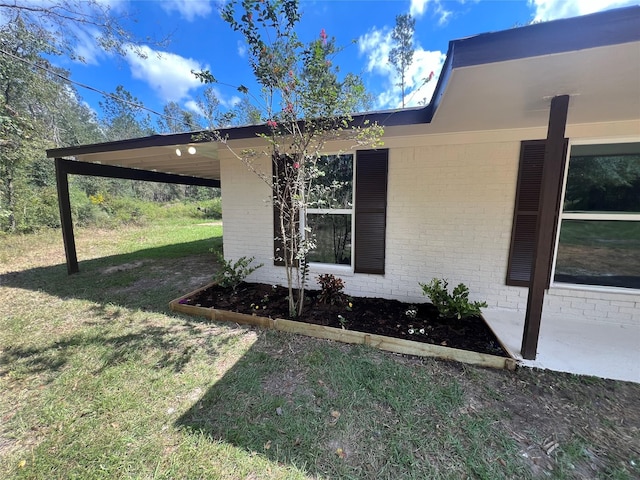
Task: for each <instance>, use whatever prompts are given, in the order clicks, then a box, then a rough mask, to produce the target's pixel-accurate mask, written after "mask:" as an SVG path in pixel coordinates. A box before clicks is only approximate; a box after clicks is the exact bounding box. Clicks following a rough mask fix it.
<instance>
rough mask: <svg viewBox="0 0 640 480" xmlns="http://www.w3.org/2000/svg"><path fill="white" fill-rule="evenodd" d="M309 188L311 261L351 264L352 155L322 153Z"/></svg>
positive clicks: (308, 211)
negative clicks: (312, 246)
mask: <svg viewBox="0 0 640 480" xmlns="http://www.w3.org/2000/svg"><path fill="white" fill-rule="evenodd" d="M316 168H317V169H318V175H319V176H318V177H317V178H316V179H315V180H314V182H313V185H312V189H311V191H310V192H309V208H308V209H307V220H308V227H309V228H310V229H311V233H312V235H313V238H314V240H315V242H316V248H315V249H314V250H312V251H311V252H309V255H308V260H309V261H310V262H318V263H329V264H341V265H351V258H352V231H353V155H352V154H340V155H323V156H321V157H320V158H319V159H318V161H317V162H316Z"/></svg>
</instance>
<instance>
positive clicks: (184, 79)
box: [125, 45, 207, 102]
mask: <svg viewBox="0 0 640 480" xmlns="http://www.w3.org/2000/svg"><path fill="white" fill-rule="evenodd" d="M136 48H137V49H138V50H139V53H141V54H142V56H140V55H139V54H137V53H135V52H134V51H133V50H134V49H133V47H130V48H129V53H127V55H126V56H125V59H126V61H127V63H128V64H129V67H130V68H131V74H132V76H133V78H137V79H139V80H143V81H145V82H146V83H147V84H149V86H150V87H151V88H152V89H153V90H155V92H156V93H157V94H158V95H159V96H160V97H161V98H162V99H163V100H164V101H167V102H168V101H180V100H181V99H183V98H185V97H187V96H188V95H189V92H190V91H191V90H193V89H196V88H198V87H200V86H201V83H200V80H198V79H197V78H196V77H195V76H194V75H193V74H192V73H191V70H196V71H197V70H202V69H205V68H207V67H206V66H203V65H201V64H200V63H199V62H198V61H197V60H193V59H192V58H184V57H181V56H180V55H176V54H175V53H169V52H160V51H156V50H153V49H152V48H150V47H148V46H146V45H143V46H141V47H136Z"/></svg>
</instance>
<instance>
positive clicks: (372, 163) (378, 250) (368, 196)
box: [354, 149, 389, 275]
mask: <svg viewBox="0 0 640 480" xmlns="http://www.w3.org/2000/svg"><path fill="white" fill-rule="evenodd" d="M388 168H389V150H388V149H382V150H360V151H358V152H356V199H355V209H354V210H355V217H356V218H355V272H356V273H374V274H380V275H381V274H384V251H385V235H386V220H387V172H388Z"/></svg>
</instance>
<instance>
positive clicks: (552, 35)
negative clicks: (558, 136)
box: [47, 7, 640, 180]
mask: <svg viewBox="0 0 640 480" xmlns="http://www.w3.org/2000/svg"><path fill="white" fill-rule="evenodd" d="M557 95H570V97H571V99H570V104H569V116H568V123H569V124H581V123H598V122H610V121H624V120H630V119H639V118H640V7H628V8H622V9H617V10H610V11H606V12H601V13H596V14H592V15H586V16H582V17H575V18H570V19H563V20H557V21H553V22H547V23H541V24H534V25H529V26H526V27H521V28H514V29H510V30H506V31H502V32H496V33H487V34H482V35H477V36H474V37H470V38H466V39H461V40H455V41H452V42H450V44H449V51H448V53H447V59H446V61H445V65H444V68H443V71H442V72H441V74H440V78H439V80H438V84H437V85H436V89H435V92H434V95H433V98H432V100H431V103H430V104H429V105H428V106H426V107H419V108H408V109H402V110H389V111H384V112H368V113H363V114H359V115H356V116H354V119H353V123H354V124H355V125H360V124H363V122H364V121H365V120H368V121H370V122H373V121H377V122H378V123H379V124H381V125H383V126H386V127H392V126H403V125H425V128H420V129H417V130H414V131H416V133H420V132H422V133H429V134H431V133H433V134H439V133H450V132H464V131H479V130H499V129H505V128H509V129H511V128H528V127H542V126H546V124H547V122H548V118H549V105H550V102H551V99H552V98H553V97H554V96H557ZM260 133H267V134H268V133H270V132H269V129H268V128H267V127H266V126H265V125H257V126H245V127H234V128H228V129H223V130H221V132H220V134H221V136H222V137H225V138H227V139H228V140H230V141H234V140H239V141H241V142H242V141H243V140H250V139H255V138H256V136H257V135H258V134H260ZM199 138H201V136H199V134H198V132H195V133H181V134H173V135H154V136H150V137H145V138H138V139H132V140H124V141H118V142H110V143H102V144H94V145H83V146H78V147H69V148H59V149H53V150H48V151H47V156H48V157H51V158H70V157H71V158H73V159H75V160H77V161H81V162H93V163H101V164H106V165H117V166H121V167H127V168H136V169H143V170H149V171H157V172H164V173H172V174H178V175H187V176H193V177H200V178H207V179H215V180H219V179H220V160H219V148H221V146H220V144H219V143H216V142H213V141H206V140H202V139H199ZM189 147H193V148H195V152H193V153H192V154H191V153H189V150H188V149H189ZM178 150H179V153H180V154H178V153H177V152H178Z"/></svg>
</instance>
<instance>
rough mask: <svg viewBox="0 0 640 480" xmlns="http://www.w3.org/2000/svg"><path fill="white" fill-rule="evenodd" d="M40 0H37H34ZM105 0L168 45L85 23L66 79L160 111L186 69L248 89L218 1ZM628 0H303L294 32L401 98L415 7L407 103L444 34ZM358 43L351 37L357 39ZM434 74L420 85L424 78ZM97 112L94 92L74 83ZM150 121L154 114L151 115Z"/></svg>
mask: <svg viewBox="0 0 640 480" xmlns="http://www.w3.org/2000/svg"><path fill="white" fill-rule="evenodd" d="M32 1H37V0H32ZM104 1H108V2H109V3H110V4H111V6H112V9H113V11H114V12H120V13H123V12H126V13H128V14H129V15H132V17H133V18H135V19H136V20H137V22H136V23H134V24H131V25H130V26H131V29H132V31H133V32H134V33H135V34H136V36H138V37H146V36H151V37H155V38H163V37H164V36H166V35H168V34H169V35H170V41H169V43H168V44H167V45H166V46H163V47H157V46H152V45H143V47H142V48H143V50H144V51H145V53H146V58H144V59H143V58H140V57H139V56H137V55H134V54H130V55H126V56H125V57H119V56H117V55H114V54H105V53H104V52H101V51H100V50H99V49H98V48H97V47H95V45H94V43H93V41H92V36H91V32H86V36H85V42H84V43H83V45H82V46H79V47H78V49H79V53H81V54H82V55H83V56H84V57H85V59H86V62H85V63H78V62H72V61H70V60H64V59H58V62H59V63H61V66H63V67H64V68H66V69H68V70H69V71H70V72H71V78H72V79H73V80H76V81H79V82H82V83H85V84H88V85H90V86H92V87H94V88H97V89H100V90H103V91H106V92H113V91H115V89H116V86H117V85H124V86H125V88H126V89H127V90H129V91H130V92H131V93H132V94H133V95H134V96H136V97H137V98H138V99H139V100H141V101H142V102H143V103H144V105H146V106H147V107H149V108H151V109H154V110H156V111H161V110H162V108H163V106H164V105H165V104H166V103H167V102H169V101H175V102H178V103H179V104H180V105H181V106H182V107H184V108H186V109H194V108H196V107H195V99H196V98H197V96H198V94H199V93H200V92H201V91H202V88H203V87H202V85H201V84H200V82H199V81H198V80H197V79H195V77H194V76H193V75H192V74H191V70H192V69H195V70H199V69H202V68H209V69H210V70H211V72H212V73H213V74H214V75H215V76H216V78H217V79H218V80H219V81H221V82H225V83H228V84H231V85H239V84H244V85H247V86H248V87H249V88H250V89H253V90H254V91H256V90H257V88H256V87H255V84H254V83H253V82H252V75H251V71H250V68H249V66H248V61H247V58H246V54H245V45H244V44H243V42H242V39H241V37H240V35H239V34H238V33H237V32H233V31H232V30H231V29H230V28H229V26H228V25H227V24H225V23H224V22H223V21H222V20H221V19H220V16H219V13H218V10H219V7H220V5H221V3H220V2H218V1H209V0H165V1H159V0H158V1H154V0H146V1H127V0H104ZM636 3H637V1H628V0H451V1H445V0H406V1H405V0H393V1H384V0H301V2H300V6H301V10H302V12H303V16H302V20H301V23H300V28H299V31H298V33H299V36H300V37H301V38H302V39H303V40H305V39H306V40H310V39H313V38H317V35H319V33H320V30H321V29H325V31H326V32H327V34H328V35H329V36H334V37H335V38H336V41H337V44H338V45H343V46H345V49H344V51H343V52H342V53H341V54H340V55H339V56H338V57H337V58H336V63H337V64H339V65H340V67H341V70H342V71H343V72H353V73H357V74H360V75H361V77H362V79H363V80H364V82H365V85H366V86H367V89H368V90H369V92H370V93H372V94H373V96H374V98H375V104H374V105H373V107H374V109H387V108H396V107H399V106H400V104H401V97H400V90H399V88H398V87H397V86H396V85H395V84H396V83H397V78H396V76H395V75H396V74H395V73H394V71H393V69H392V68H391V66H390V65H389V63H388V61H387V58H388V53H389V48H390V47H389V43H390V32H391V29H392V28H393V25H394V23H395V17H396V15H399V14H403V13H408V12H410V13H412V14H413V16H414V17H415V19H416V28H415V40H416V51H415V56H414V61H413V64H412V66H411V69H410V72H409V73H410V78H409V81H408V83H409V87H410V88H409V92H408V95H407V103H408V105H416V104H418V102H420V101H422V100H423V99H425V98H426V99H427V100H428V99H430V97H431V93H432V91H433V88H434V87H435V84H436V81H437V77H438V74H439V73H440V69H441V67H442V62H443V61H444V58H445V54H446V52H447V45H448V42H449V41H450V40H453V39H458V38H464V37H468V36H472V35H476V34H479V33H485V32H491V31H498V30H504V29H508V28H512V27H514V26H516V25H524V24H527V23H529V22H531V21H532V20H552V19H557V18H565V17H571V16H576V15H582V14H587V13H592V12H595V11H601V10H606V9H610V8H615V7H620V6H625V5H631V4H636ZM354 42H355V43H354ZM431 71H433V72H434V74H435V78H434V79H433V81H431V82H429V83H428V84H427V85H425V86H423V87H422V88H418V86H419V85H420V84H421V83H422V79H424V78H425V77H427V76H428V75H429V73H430V72H431ZM216 89H217V92H218V96H219V98H220V100H221V102H222V104H223V105H226V106H231V105H233V103H234V102H237V101H238V93H237V91H236V90H235V89H234V88H231V87H225V86H222V85H217V86H216ZM79 93H80V94H81V96H82V97H83V99H84V100H85V101H87V102H88V104H89V105H90V106H91V107H92V108H94V109H95V110H96V111H98V110H99V108H98V102H99V101H100V100H102V98H101V97H100V95H98V94H94V93H92V92H90V91H87V90H84V89H82V88H80V89H79ZM152 117H153V120H154V121H155V120H157V117H155V116H153V115H152Z"/></svg>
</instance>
